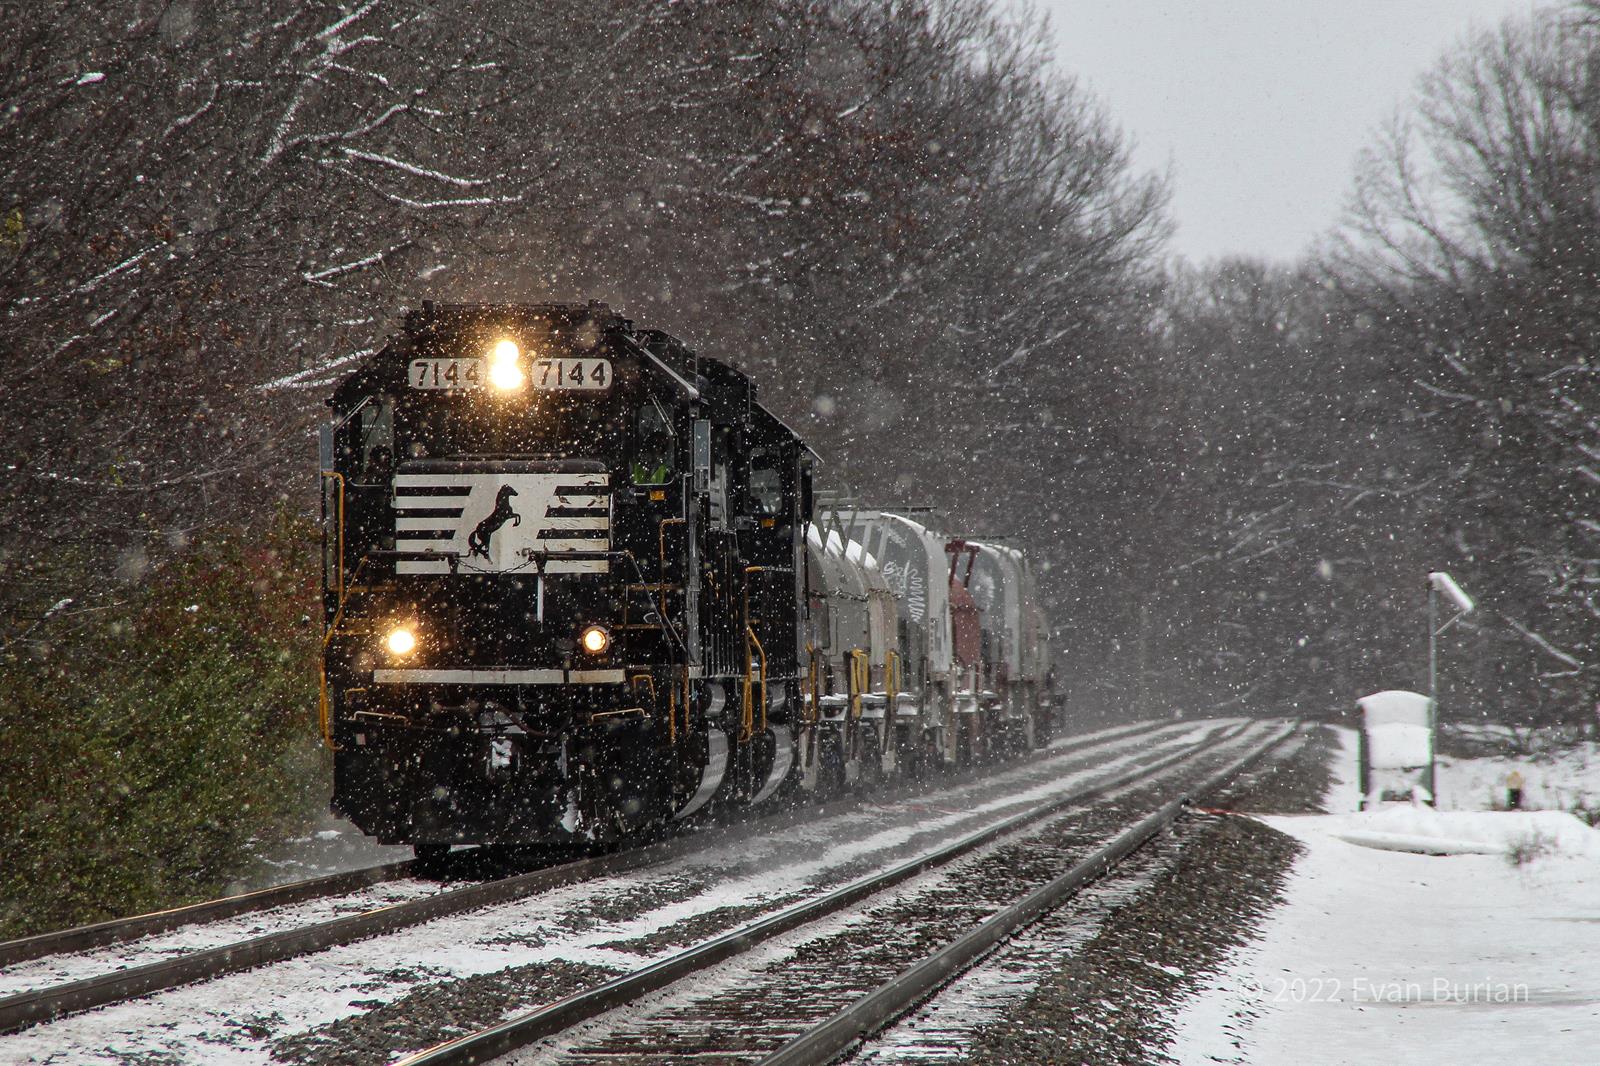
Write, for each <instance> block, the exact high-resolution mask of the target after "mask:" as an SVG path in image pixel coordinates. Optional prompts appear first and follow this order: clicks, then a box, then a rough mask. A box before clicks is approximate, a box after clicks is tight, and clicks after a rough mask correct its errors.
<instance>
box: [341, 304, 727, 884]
mask: <svg viewBox="0 0 1600 1066" xmlns="http://www.w3.org/2000/svg"><path fill="white" fill-rule="evenodd" d="M674 378H678V381H677V382H676V383H675V382H674V380H673V379H674ZM677 386H685V387H687V388H688V389H689V391H690V392H692V391H693V390H692V386H687V385H686V383H684V382H682V380H681V378H679V377H678V375H676V374H674V373H673V372H672V370H671V369H670V368H669V367H667V366H666V365H665V364H664V363H662V362H661V361H660V360H659V359H655V358H654V357H653V356H652V355H651V353H650V352H649V351H648V350H646V349H645V348H644V347H643V346H642V345H640V344H639V342H638V341H637V339H636V337H635V335H634V334H633V333H632V332H631V329H630V327H629V325H628V323H626V322H625V321H624V320H621V319H619V318H616V317H615V316H614V315H612V314H611V313H610V312H609V311H608V310H607V309H606V308H605V307H604V306H603V305H598V304H589V305H578V306H574V305H542V306H516V307H504V306H457V307H433V306H431V305H424V308H423V310H421V311H417V312H413V313H411V314H410V315H409V316H408V317H407V319H406V323H405V328H404V330H403V331H402V333H401V334H400V335H399V336H397V337H396V338H395V339H394V340H393V341H391V343H390V344H389V346H388V347H386V348H385V349H384V350H383V351H382V352H380V353H379V354H378V355H377V356H375V357H373V358H372V359H371V360H369V361H368V362H367V364H365V365H364V366H363V367H362V368H361V369H360V370H359V371H358V372H357V373H355V374H354V375H352V376H351V377H350V378H349V379H347V380H346V381H344V382H343V383H342V384H341V385H340V386H339V387H338V389H337V391H336V393H335V395H334V396H333V398H332V399H331V400H330V401H329V403H330V405H331V406H332V408H333V409H334V421H333V424H332V426H331V427H330V429H329V431H328V432H327V433H326V434H325V441H324V461H323V472H324V473H323V485H324V516H325V534H326V543H327V551H326V557H325V567H324V572H325V579H324V589H325V596H324V603H325V623H326V626H327V629H326V632H327V638H326V640H325V656H324V677H323V703H322V715H323V728H324V731H325V735H326V737H327V740H328V742H329V744H330V746H332V747H333V748H334V751H335V780H334V807H335V810H337V811H338V812H340V813H342V814H344V815H346V816H348V817H349V818H351V819H352V820H353V821H354V822H355V823H356V824H357V825H359V826H360V827H361V828H362V829H363V830H364V831H365V832H367V833H370V834H373V835H375V836H378V837H379V838H381V839H383V840H385V841H389V842H410V843H413V844H414V845H415V846H416V848H417V851H418V854H419V855H424V854H429V853H433V852H438V851H442V850H444V849H446V848H448V847H449V845H451V844H454V843H469V842H480V843H481V842H497V841H499V842H526V841H536V840H550V839H560V838H563V837H567V838H570V837H572V836H575V835H584V836H587V837H589V838H602V839H604V838H611V837H618V836H623V835H627V834H629V833H634V832H637V831H639V830H641V829H643V828H644V827H646V826H648V825H649V824H650V823H651V822H652V821H655V820H659V819H660V818H661V817H662V816H663V813H664V812H666V811H668V810H669V809H670V805H671V797H672V795H673V793H674V789H677V790H678V791H680V792H681V791H682V790H683V789H684V788H685V787H692V785H693V784H694V782H693V781H690V782H689V783H688V785H687V786H686V785H685V784H684V783H682V782H678V781H676V780H675V777H674V766H673V763H672V759H671V757H670V756H671V753H672V745H670V744H669V743H668V740H669V738H667V737H665V736H664V735H663V734H664V733H665V732H666V727H664V726H663V724H662V719H663V716H662V714H661V713H660V712H661V711H662V709H663V708H664V707H665V706H666V704H667V702H668V701H669V699H672V700H674V701H675V698H676V691H675V688H674V686H676V685H679V684H680V683H681V682H680V679H681V678H682V677H683V676H684V670H685V667H686V664H687V662H688V658H689V649H688V648H687V647H685V646H684V641H685V634H684V632H683V631H682V626H681V621H682V619H683V617H684V615H685V613H686V612H685V606H686V605H685V604H684V603H683V602H682V597H683V588H684V586H685V585H686V584H689V583H688V582H685V581H684V575H685V574H686V573H687V572H688V571H689V570H690V569H692V567H693V565H694V564H693V562H692V561H691V560H689V559H687V558H685V556H686V555H687V554H688V553H689V551H690V548H689V539H688V538H686V537H685V536H684V535H683V534H684V530H683V529H682V527H683V526H684V525H687V524H688V521H689V520H688V519H687V518H686V515H687V512H688V511H689V509H690V508H689V507H688V506H687V505H686V500H685V498H684V493H685V492H687V491H689V489H688V488H687V481H686V479H684V478H683V477H681V476H680V467H681V466H682V464H683V461H684V459H685V458H686V456H687V452H688V446H687V443H686V441H685V438H686V436H688V435H689V429H690V424H691V423H690V422H689V420H688V418H687V414H686V412H685V411H684V410H682V409H681V403H680V402H679V401H680V400H681V395H680V394H681V392H682V389H680V388H678V387H677ZM671 531H675V532H676V534H677V535H676V536H672V537H669V535H668V533H669V532H671ZM646 570H648V571H649V573H648V574H647V573H646V572H645V571H646ZM673 572H676V573H677V575H678V583H677V585H676V586H675V587H676V589H677V592H676V596H677V600H676V601H675V602H673V603H670V604H669V603H668V602H667V598H666V592H665V588H666V587H667V586H666V583H665V582H664V581H663V580H662V578H663V576H665V575H668V574H670V573H673ZM688 606H689V607H691V608H692V604H690V605H688ZM689 613H692V611H691V612H689ZM674 618H677V619H678V620H679V624H676V625H675V624H674V622H673V619H674ZM685 698H687V697H685ZM675 713H676V711H675V708H674V714H675ZM675 723H676V718H675V717H674V719H673V724H674V725H675ZM694 761H703V758H702V759H700V760H694ZM691 772H693V771H692V770H691Z"/></svg>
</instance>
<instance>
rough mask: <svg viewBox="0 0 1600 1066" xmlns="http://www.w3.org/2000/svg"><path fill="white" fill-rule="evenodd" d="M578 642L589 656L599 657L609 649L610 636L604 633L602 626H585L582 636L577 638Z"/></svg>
mask: <svg viewBox="0 0 1600 1066" xmlns="http://www.w3.org/2000/svg"><path fill="white" fill-rule="evenodd" d="M578 642H579V643H580V644H582V645H583V650H584V651H586V652H588V653H589V654H590V655H599V654H600V653H601V652H603V651H605V650H606V649H607V648H609V647H611V634H610V633H607V632H606V631H605V627H604V626H587V627H585V629H584V631H583V635H582V636H580V637H579V638H578Z"/></svg>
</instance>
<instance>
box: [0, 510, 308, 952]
mask: <svg viewBox="0 0 1600 1066" xmlns="http://www.w3.org/2000/svg"><path fill="white" fill-rule="evenodd" d="M315 536H316V534H315V530H314V528H312V527H311V526H310V525H309V524H308V523H307V522H305V521H304V520H303V519H297V518H294V517H290V516H287V515H286V516H283V517H281V518H280V519H279V520H278V521H276V522H275V523H274V524H273V525H272V526H271V528H270V529H268V530H266V531H265V532H258V533H246V532H243V531H237V530H235V531H226V532H220V533H215V534H211V535H208V536H206V537H204V538H203V539H200V540H197V541H196V542H195V543H194V544H192V545H191V546H189V547H188V548H186V549H184V550H183V551H182V552H181V553H179V554H178V555H177V556H176V557H174V558H172V559H171V560H169V561H168V562H166V563H165V564H163V565H161V566H160V567H158V568H157V569H156V570H154V571H153V572H152V573H150V574H149V575H147V577H146V578H145V579H144V581H143V582H142V583H141V584H140V585H139V586H138V587H136V588H128V587H122V588H119V589H117V590H116V592H115V594H114V595H108V597H107V598H106V599H105V600H104V601H103V602H96V603H95V604H94V605H93V608H92V611H88V610H85V611H81V612H80V613H78V614H76V615H75V614H74V613H73V612H71V611H69V610H63V611H61V612H59V614H58V615H56V616H54V617H52V618H49V619H47V620H46V621H45V622H44V623H43V624H42V625H40V626H39V627H37V628H36V629H35V630H33V631H32V632H31V633H30V634H29V636H28V639H26V640H18V641H14V642H13V643H12V644H11V645H9V646H8V647H7V648H6V651H5V654H4V655H3V656H0V783H3V785H0V936H17V935H24V934H28V933H32V932H37V931H40V930H44V929H50V928H58V927H61V926H64V925H73V924H78V923H82V922H91V921H99V920H103V919H106V918H111V917H116V916H119V915H123V914H130V913H137V912H140V911H146V910H151V909H156V908H160V907H168V906H174V905H177V904H181V903H185V902H191V901H194V900H197V899H203V898H208V897H211V896H215V895H217V894H218V893H220V892H222V891H223V890H224V889H225V888H226V886H227V885H228V883H229V882H230V881H233V880H235V879H236V878H238V877H240V876H241V875H243V874H246V873H248V872H250V870H251V869H252V868H253V867H254V865H255V863H256V861H257V855H258V853H259V852H260V851H261V850H263V849H264V848H265V847H267V846H270V845H271V844H273V843H276V842H277V841H280V840H282V839H283V837H284V836H286V835H288V834H290V833H292V832H295V831H298V830H301V829H303V827H304V826H305V824H306V823H307V822H308V820H309V819H310V817H312V816H313V815H314V813H315V811H316V809H317V808H318V807H319V806H320V804H321V803H322V802H323V801H324V799H325V795H326V791H325V789H326V781H327V773H326V762H325V756H324V754H323V752H322V749H321V746H320V740H319V738H318V737H317V733H316V726H315V708H316V695H317V681H316V678H317V674H316V662H317V654H318V647H319V636H320V630H319V626H318V623H317V622H316V619H317V618H318V617H319V611H318V608H317V604H316V595H317V582H316V573H317V569H316V568H317V565H318V564H317V544H316V539H315ZM86 617H89V618H93V619H94V623H93V625H92V627H90V628H82V623H83V620H84V619H85V618H86ZM69 620H70V621H69ZM74 624H76V625H77V626H78V627H79V628H76V629H74V628H73V625H74Z"/></svg>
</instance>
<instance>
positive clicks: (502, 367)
mask: <svg viewBox="0 0 1600 1066" xmlns="http://www.w3.org/2000/svg"><path fill="white" fill-rule="evenodd" d="M525 380H526V378H525V377H524V376H523V373H522V368H521V367H520V366H518V365H517V364H516V363H501V362H496V363H495V364H494V365H493V366H491V367H490V368H489V384H491V385H493V386H494V387H495V388H497V389H499V390H500V391H501V392H511V391H512V390H514V389H520V388H522V383H523V381H525Z"/></svg>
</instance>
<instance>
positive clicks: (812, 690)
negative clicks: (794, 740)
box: [806, 640, 822, 725]
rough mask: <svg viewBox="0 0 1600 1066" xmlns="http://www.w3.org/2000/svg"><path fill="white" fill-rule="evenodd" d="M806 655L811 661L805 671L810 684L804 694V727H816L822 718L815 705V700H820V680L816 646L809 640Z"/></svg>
mask: <svg viewBox="0 0 1600 1066" xmlns="http://www.w3.org/2000/svg"><path fill="white" fill-rule="evenodd" d="M806 655H807V656H808V657H809V658H810V660H811V666H810V668H809V670H808V671H807V673H808V675H809V676H808V677H807V680H808V681H809V682H810V686H809V689H808V691H807V692H806V710H807V712H808V714H807V717H806V725H816V724H817V722H818V720H820V719H821V717H822V713H821V711H820V710H819V708H818V704H817V700H818V699H819V698H821V693H819V692H818V691H817V684H818V682H819V680H820V679H819V678H818V676H817V646H816V645H815V644H813V643H812V642H811V641H809V640H808V641H806Z"/></svg>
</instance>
